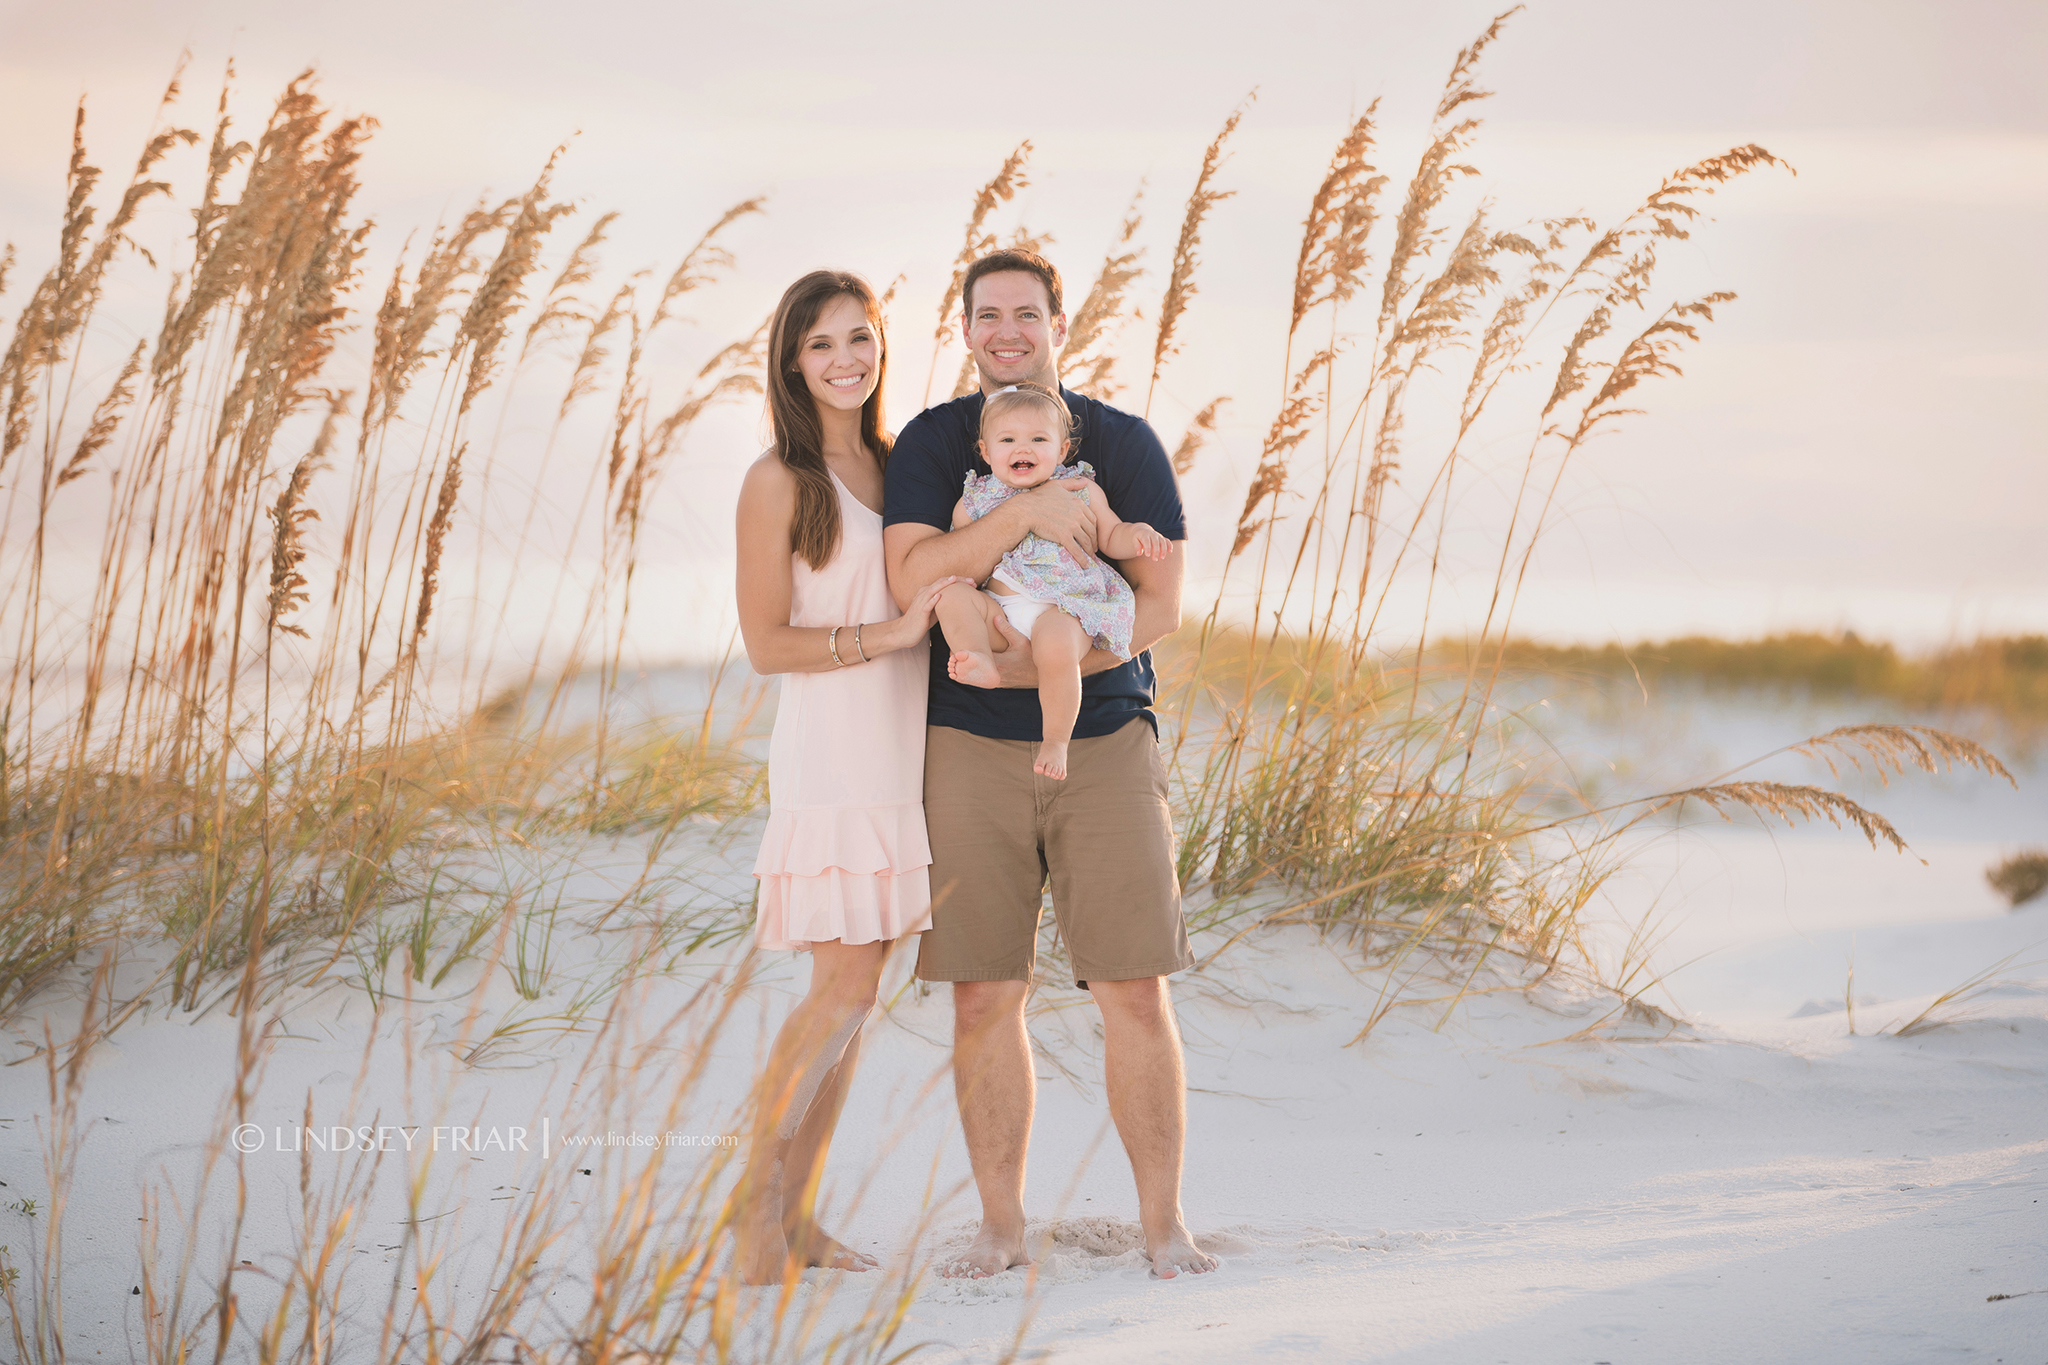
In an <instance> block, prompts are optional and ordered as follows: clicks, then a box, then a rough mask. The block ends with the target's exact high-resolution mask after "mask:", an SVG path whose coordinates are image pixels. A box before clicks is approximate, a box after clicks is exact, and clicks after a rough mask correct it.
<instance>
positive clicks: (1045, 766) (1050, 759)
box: [1031, 739, 1067, 782]
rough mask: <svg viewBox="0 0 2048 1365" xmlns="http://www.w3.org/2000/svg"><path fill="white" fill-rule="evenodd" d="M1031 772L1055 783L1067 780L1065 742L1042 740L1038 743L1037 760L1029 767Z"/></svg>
mask: <svg viewBox="0 0 2048 1365" xmlns="http://www.w3.org/2000/svg"><path fill="white" fill-rule="evenodd" d="M1031 771H1032V772H1035V773H1040V774H1042V775H1044V776H1046V777H1050V778H1052V779H1053V780H1054V781H1055V782H1064V781H1066V780H1067V741H1065V740H1063V739H1044V740H1040V741H1039V742H1038V760H1037V762H1035V763H1033V764H1032V765H1031Z"/></svg>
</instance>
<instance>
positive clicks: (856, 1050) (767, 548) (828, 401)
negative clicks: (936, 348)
mask: <svg viewBox="0 0 2048 1365" xmlns="http://www.w3.org/2000/svg"><path fill="white" fill-rule="evenodd" d="M768 355H769V365H768V375H767V389H768V416H769V421H770V424H771V426H772V428H773V432H774V442H775V443H774V447H773V448H772V449H771V450H770V451H769V452H768V453H767V454H765V455H763V456H762V457H761V458H760V459H759V460H756V461H755V462H754V465H753V467H752V468H751V469H749V470H748V471H747V477H746V481H745V483H744V484H743V485H742V486H741V489H740V503H739V576H738V577H739V610H740V632H741V634H742V635H743V636H744V637H745V640H746V645H747V658H748V660H749V661H750V662H751V663H752V664H753V666H754V671H755V672H757V673H764V674H766V673H779V674H781V675H782V696H781V701H780V703H779V704H778V706H777V710H776V715H775V735H774V738H773V740H772V741H771V742H770V746H769V754H768V795H769V815H768V828H767V831H766V833H765V834H764V835H763V837H762V840H761V852H760V856H759V858H758V859H757V860H756V862H755V865H754V875H755V876H756V877H758V878H760V898H759V909H758V912H757V918H756V920H755V926H754V931H755V943H756V946H757V947H759V948H760V949H762V950H764V951H766V950H772V949H800V950H801V949H808V950H809V952H810V954H811V985H810V990H809V992H808V993H807V994H806V995H805V996H804V998H803V1001H802V1002H801V1003H800V1004H798V1006H797V1007H796V1009H795V1011H794V1012H793V1013H791V1015H790V1016H789V1019H788V1021H787V1022H785V1023H784V1024H783V1026H782V1030H781V1032H780V1033H778V1034H777V1035H776V1038H775V1046H774V1048H773V1050H772V1051H771V1052H770V1054H769V1059H768V1069H767V1071H766V1073H765V1074H764V1075H763V1076H762V1078H761V1086H760V1093H759V1095H758V1097H757V1102H756V1108H755V1116H754V1129H753V1133H752V1146H751V1148H750V1150H749V1152H748V1155H747V1169H746V1174H745V1175H744V1177H743V1178H742V1180H741V1184H740V1191H739V1204H738V1208H737V1219H738V1222H737V1228H736V1233H737V1242H738V1257H739V1266H738V1269H739V1272H740V1275H741V1278H743V1279H744V1280H746V1281H747V1282H749V1283H752V1284H769V1283H775V1282H778V1281H780V1280H782V1279H783V1278H785V1276H787V1275H789V1274H792V1273H794V1272H795V1271H796V1270H797V1269H798V1268H800V1267H803V1266H828V1267H831V1268H834V1269H839V1270H866V1269H868V1268H869V1267H870V1266H873V1265H874V1264H876V1262H875V1259H874V1258H873V1257H872V1256H868V1255H865V1254H862V1253H858V1252H855V1251H853V1250H851V1249H850V1248H848V1247H846V1246H843V1245H842V1244H840V1243H839V1242H838V1241H835V1240H834V1239H833V1238H831V1237H829V1236H827V1235H826V1234H825V1233H824V1232H823V1231H822V1230H821V1229H819V1227H818V1226H817V1224H816V1222H815V1221H814V1220H813V1217H812V1213H813V1210H814V1208H815V1206H816V1202H817V1184H818V1178H819V1175H820V1173H821V1172H822V1171H823V1169H824V1165H825V1153H826V1149H827V1147H828V1146H829V1145H830V1143H831V1140H832V1129H833V1125H834V1124H836V1123H837V1122H838V1119H839V1111H840V1108H841V1106H842V1105H843V1104H844V1103H845V1099H846V1087H847V1083H848V1081H849V1080H850V1079H851V1078H852V1075H853V1069H854V1063H855V1061H856V1060H857V1059H858V1058H859V1056H860V1031H861V1025H862V1024H863V1023H864V1022H865V1021H866V1019H867V1016H868V1012H869V1010H871V1009H872V1008H873V1007H874V1003H875V988H876V985H877V984H878V983H879V981H880V980H881V975H882V963H883V960H884V959H885V958H886V957H887V955H888V952H889V949H890V946H891V945H892V944H893V943H894V941H895V940H896V939H898V938H900V937H902V936H903V935H905V934H915V933H920V932H922V931H923V930H925V929H928V928H930V927H931V886H930V865H931V849H930V846H929V845H928V844H927V843H926V842H925V824H924V712H925V687H926V673H925V670H926V666H927V662H928V660H927V655H926V649H927V647H926V644H925V637H926V633H927V632H928V631H930V629H931V626H932V620H933V612H934V608H935V604H936V601H937V598H938V594H939V590H940V589H941V588H943V587H945V586H946V584H947V583H950V582H952V581H953V580H952V579H947V580H945V581H944V582H940V583H934V584H932V585H930V586H929V587H926V588H924V589H922V590H920V591H919V592H918V593H917V595H916V597H915V598H913V599H912V601H911V603H910V609H909V610H908V611H907V612H904V613H902V614H900V615H899V614H898V613H897V610H896V603H895V599H894V598H892V597H891V596H890V593H889V583H888V575H887V573H886V571H885V569H884V566H883V561H882V515H881V512H880V511H879V510H878V509H879V508H880V507H881V505H882V467H883V465H884V464H885V463H886V462H887V461H888V458H889V434H888V432H887V431H886V430H885V429H884V427H883V425H882V379H883V375H884V373H885V371H886V368H887V353H886V351H885V349H884V347H883V343H882V318H881V308H880V305H879V304H878V303H877V302H876V300H875V295H874V291H873V290H871V289H870V288H869V287H868V285H867V282H866V281H864V280H862V279H861V278H860V277H859V276H856V275H850V274H847V273H845V272H843V271H836V270H820V271H814V272H812V273H811V274H809V275H806V276H804V277H803V278H802V279H800V280H798V281H797V282H796V283H795V284H793V285H791V286H790V287H789V291H788V292H787V293H785V294H784V295H783V296H782V302H781V303H780V304H779V305H777V307H776V310H775V316H774V318H773V320H772V321H771V323H770V325H769V334H768Z"/></svg>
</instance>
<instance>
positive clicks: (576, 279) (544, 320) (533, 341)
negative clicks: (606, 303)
mask: <svg viewBox="0 0 2048 1365" xmlns="http://www.w3.org/2000/svg"><path fill="white" fill-rule="evenodd" d="M618 218H619V215H618V212H617V211H616V210H614V211H612V212H610V213H606V214H604V215H602V216H601V217H599V218H598V220H597V221H596V222H595V223H592V224H591V225H590V231H589V232H587V233H585V234H584V235H583V240H582V241H580V242H578V243H577V244H576V249H575V250H574V251H572V252H570V253H569V259H568V260H567V261H565V262H563V264H562V268H561V270H559V271H558V272H556V274H555V279H554V282H553V283H552V284H550V285H549V286H548V288H547V292H546V293H545V294H542V295H541V299H540V310H539V311H538V312H537V313H535V314H534V318H533V321H532V322H530V323H528V324H527V326H526V335H525V336H524V337H523V338H521V340H520V343H519V360H520V362H522V363H523V362H524V361H525V360H526V357H527V355H528V353H529V352H531V351H532V350H533V348H534V347H535V346H536V345H544V344H546V343H547V342H548V341H550V340H552V339H554V338H555V337H557V336H559V335H561V333H562V332H564V331H566V330H567V329H568V327H569V324H571V323H575V322H581V323H584V324H585V325H586V326H587V325H589V324H590V323H592V322H594V321H595V317H594V316H592V315H586V314H585V313H584V312H583V301H582V300H581V299H580V298H578V297H577V295H576V294H575V293H574V291H575V290H578V289H581V288H583V287H585V286H586V285H589V284H592V283H594V282H595V281H596V279H597V249H598V248H599V247H600V246H603V245H604V242H605V237H606V235H607V234H608V233H609V232H610V231H611V226H612V224H613V223H615V222H617V221H618Z"/></svg>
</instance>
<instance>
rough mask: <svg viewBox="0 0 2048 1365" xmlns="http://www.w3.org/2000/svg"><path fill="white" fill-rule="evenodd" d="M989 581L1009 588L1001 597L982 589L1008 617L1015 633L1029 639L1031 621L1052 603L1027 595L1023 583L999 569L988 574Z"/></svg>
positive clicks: (1035, 619) (1036, 618) (1045, 610)
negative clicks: (1008, 592) (1006, 594)
mask: <svg viewBox="0 0 2048 1365" xmlns="http://www.w3.org/2000/svg"><path fill="white" fill-rule="evenodd" d="M989 581H990V582H992V583H1000V584H1002V585H1003V586H1004V587H1006V588H1008V589H1009V590H1010V595H1009V596H1008V597H1003V596H1000V595H999V594H996V593H992V592H989V591H988V589H986V588H983V589H982V591H983V592H985V593H988V596H989V597H990V598H992V599H993V600H994V601H995V604H996V605H997V606H999V607H1001V608H1002V609H1003V615H1005V616H1007V617H1009V618H1010V625H1011V626H1012V627H1014V628H1015V629H1016V631H1017V633H1018V634H1019V635H1022V636H1023V637H1024V638H1025V639H1027V640H1028V639H1030V638H1031V626H1032V623H1033V622H1035V621H1037V620H1038V618H1039V617H1041V616H1043V615H1044V614H1045V613H1046V612H1047V610H1049V609H1050V608H1051V607H1052V603H1050V602H1041V601H1039V600H1037V599H1036V598H1034V597H1031V596H1029V595H1028V594H1026V593H1025V591H1024V588H1023V585H1021V584H1020V583H1018V582H1017V580H1016V579H1014V578H1012V577H1010V576H1009V575H1008V574H1006V573H1004V572H1003V571H1002V570H1001V569H997V570H996V571H995V572H994V573H992V574H990V575H989Z"/></svg>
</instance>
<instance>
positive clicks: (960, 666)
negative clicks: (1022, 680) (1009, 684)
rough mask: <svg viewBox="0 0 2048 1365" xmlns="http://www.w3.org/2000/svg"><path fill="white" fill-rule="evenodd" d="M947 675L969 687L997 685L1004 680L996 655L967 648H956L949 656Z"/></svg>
mask: <svg viewBox="0 0 2048 1365" xmlns="http://www.w3.org/2000/svg"><path fill="white" fill-rule="evenodd" d="M946 676H947V677H949V678H951V679H952V680H953V681H954V682H956V683H965V684H966V685H967V686H969V687H997V686H1000V685H1001V684H1002V681H1003V678H1002V675H1001V674H1000V673H998V672H996V661H995V658H994V656H992V655H988V654H976V653H974V652H973V651H972V650H966V649H956V650H954V651H953V653H952V654H951V655H950V656H949V657H948V658H947V660H946Z"/></svg>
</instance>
